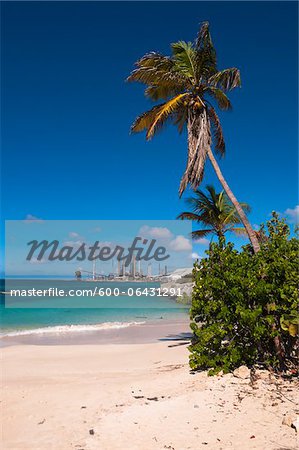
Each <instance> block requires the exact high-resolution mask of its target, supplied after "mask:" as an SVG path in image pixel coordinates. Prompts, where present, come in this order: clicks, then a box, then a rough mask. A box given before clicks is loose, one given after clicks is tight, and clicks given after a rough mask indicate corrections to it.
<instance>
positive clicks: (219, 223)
mask: <svg viewBox="0 0 299 450" xmlns="http://www.w3.org/2000/svg"><path fill="white" fill-rule="evenodd" d="M206 189H207V191H208V192H207V194H205V193H204V192H203V191H201V190H199V189H197V190H196V191H195V192H194V194H195V197H189V198H187V199H186V203H187V205H188V206H190V209H191V212H183V213H181V214H180V215H179V216H178V219H182V220H193V221H194V222H196V223H198V224H201V225H202V226H204V228H202V229H201V230H196V231H193V232H192V237H193V238H194V239H199V238H203V237H206V236H208V235H209V234H213V235H216V236H218V239H219V242H221V241H223V239H224V237H225V234H226V233H227V232H228V231H232V232H235V233H236V234H245V233H246V231H245V228H243V227H238V226H237V225H239V224H240V223H241V219H240V217H239V215H238V213H237V211H236V209H235V207H234V205H233V204H232V203H231V201H230V200H229V198H228V196H227V195H226V194H225V192H224V191H221V192H220V193H219V194H217V193H216V191H215V188H214V187H213V186H210V185H209V186H207V188H206ZM241 206H242V208H243V210H244V211H246V212H249V211H250V207H249V205H248V204H247V203H241Z"/></svg>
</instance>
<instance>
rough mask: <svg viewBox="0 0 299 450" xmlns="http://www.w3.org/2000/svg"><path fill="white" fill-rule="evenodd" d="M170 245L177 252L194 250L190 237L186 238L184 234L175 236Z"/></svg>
mask: <svg viewBox="0 0 299 450" xmlns="http://www.w3.org/2000/svg"><path fill="white" fill-rule="evenodd" d="M169 247H170V249H171V250H174V251H175V252H185V251H187V250H192V245H191V243H190V241H189V239H187V238H185V236H182V235H178V236H176V237H175V239H173V240H172V241H170V243H169Z"/></svg>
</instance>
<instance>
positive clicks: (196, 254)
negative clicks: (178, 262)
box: [191, 252, 201, 259]
mask: <svg viewBox="0 0 299 450" xmlns="http://www.w3.org/2000/svg"><path fill="white" fill-rule="evenodd" d="M191 258H192V259H201V256H199V254H198V253H196V252H193V253H191Z"/></svg>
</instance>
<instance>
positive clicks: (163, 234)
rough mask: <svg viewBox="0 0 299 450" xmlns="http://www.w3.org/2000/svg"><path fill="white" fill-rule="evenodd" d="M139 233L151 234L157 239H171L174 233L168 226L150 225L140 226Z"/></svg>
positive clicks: (143, 234)
mask: <svg viewBox="0 0 299 450" xmlns="http://www.w3.org/2000/svg"><path fill="white" fill-rule="evenodd" d="M139 233H140V234H141V235H142V237H143V236H150V237H152V238H155V239H170V238H171V237H172V236H173V234H172V232H171V231H170V230H169V229H168V228H166V227H149V226H148V225H144V226H143V227H141V228H140V230H139Z"/></svg>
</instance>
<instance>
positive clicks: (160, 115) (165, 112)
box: [146, 93, 188, 140]
mask: <svg viewBox="0 0 299 450" xmlns="http://www.w3.org/2000/svg"><path fill="white" fill-rule="evenodd" d="M187 95H188V94H186V93H184V94H179V95H177V96H176V97H174V98H172V99H171V100H169V101H168V102H165V103H163V104H162V105H160V108H159V110H157V112H156V114H155V117H154V120H153V122H152V123H151V124H150V126H149V127H148V129H147V133H146V139H147V140H149V139H151V138H152V137H153V135H154V134H155V132H156V129H157V127H158V126H160V125H162V124H163V122H164V121H165V120H166V119H167V118H168V117H169V116H170V115H171V114H172V113H173V112H174V111H175V110H176V109H177V108H178V107H179V106H180V105H181V103H182V101H183V98H184V97H186V96H187Z"/></svg>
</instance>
